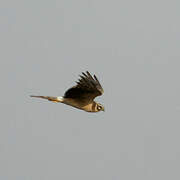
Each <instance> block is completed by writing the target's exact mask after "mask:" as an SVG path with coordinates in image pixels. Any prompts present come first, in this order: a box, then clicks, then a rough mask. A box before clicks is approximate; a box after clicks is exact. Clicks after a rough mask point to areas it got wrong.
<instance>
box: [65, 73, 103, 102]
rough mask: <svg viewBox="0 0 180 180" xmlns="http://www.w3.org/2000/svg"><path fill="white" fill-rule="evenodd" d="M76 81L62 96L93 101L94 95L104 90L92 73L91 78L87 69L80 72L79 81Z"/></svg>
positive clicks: (100, 93)
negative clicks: (84, 71)
mask: <svg viewBox="0 0 180 180" xmlns="http://www.w3.org/2000/svg"><path fill="white" fill-rule="evenodd" d="M76 83H77V85H76V86H73V87H72V88H70V89H68V90H67V91H66V92H65V94H64V98H73V99H79V100H82V101H93V100H94V98H95V97H97V96H100V95H102V94H103V92H104V91H103V88H102V86H101V84H100V82H99V81H98V79H97V77H96V76H95V75H94V78H93V77H92V76H91V74H90V73H89V72H88V71H86V73H82V75H80V79H79V81H77V82H76Z"/></svg>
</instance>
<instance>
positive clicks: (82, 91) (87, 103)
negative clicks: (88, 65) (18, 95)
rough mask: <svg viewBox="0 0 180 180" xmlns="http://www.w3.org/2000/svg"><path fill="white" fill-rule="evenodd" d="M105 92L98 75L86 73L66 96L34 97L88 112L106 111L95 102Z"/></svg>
mask: <svg viewBox="0 0 180 180" xmlns="http://www.w3.org/2000/svg"><path fill="white" fill-rule="evenodd" d="M103 92H104V90H103V88H102V86H101V84H100V82H99V81H98V79H97V77H96V75H94V77H92V75H91V74H90V73H89V72H88V71H86V73H84V72H83V73H82V75H80V79H79V80H78V81H77V82H76V85H75V86H73V87H71V88H69V89H68V90H67V91H66V92H65V93H64V96H63V97H62V96H58V97H53V96H34V95H31V97H35V98H43V99H47V100H49V101H52V102H59V103H64V104H67V105H70V106H73V107H75V108H78V109H81V110H84V111H86V112H99V111H104V106H103V105H101V104H100V103H97V102H96V101H94V99H95V98H96V97H97V96H101V95H102V94H103Z"/></svg>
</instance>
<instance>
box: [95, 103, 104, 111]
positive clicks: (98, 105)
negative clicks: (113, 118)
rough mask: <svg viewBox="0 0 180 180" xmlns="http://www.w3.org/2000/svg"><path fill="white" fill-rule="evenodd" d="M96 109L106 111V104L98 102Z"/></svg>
mask: <svg viewBox="0 0 180 180" xmlns="http://www.w3.org/2000/svg"><path fill="white" fill-rule="evenodd" d="M96 110H97V112H99V111H105V109H104V106H103V105H102V104H100V103H97V106H96Z"/></svg>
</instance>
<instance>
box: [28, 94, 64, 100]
mask: <svg viewBox="0 0 180 180" xmlns="http://www.w3.org/2000/svg"><path fill="white" fill-rule="evenodd" d="M30 97H35V98H42V99H47V100H49V101H53V102H63V97H53V96H34V95H31V96H30Z"/></svg>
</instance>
